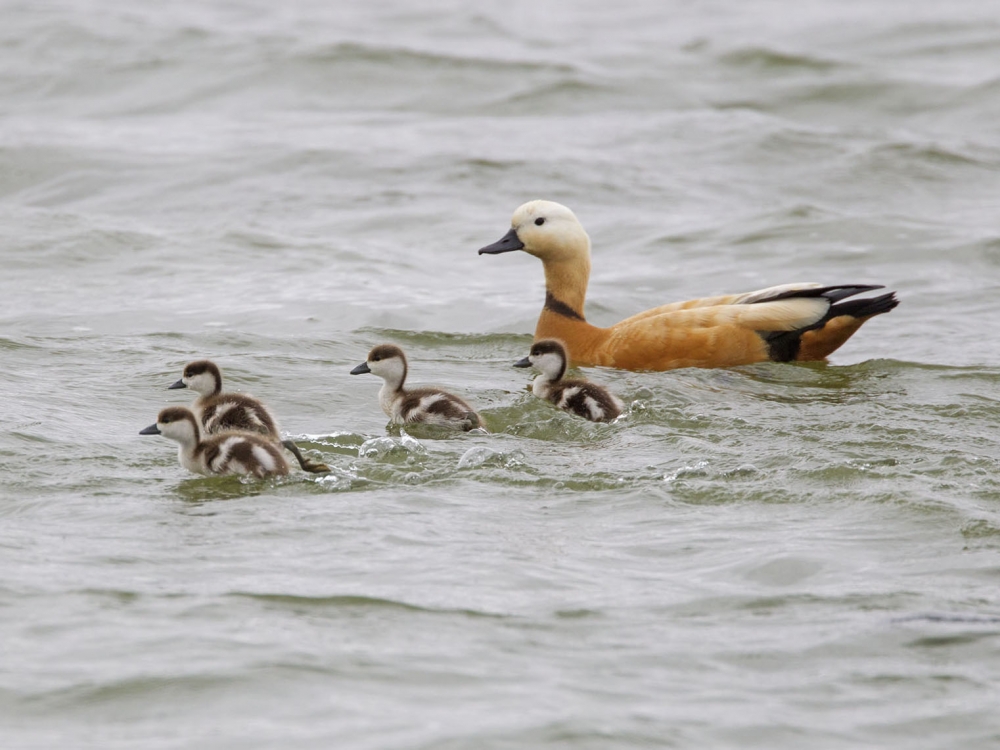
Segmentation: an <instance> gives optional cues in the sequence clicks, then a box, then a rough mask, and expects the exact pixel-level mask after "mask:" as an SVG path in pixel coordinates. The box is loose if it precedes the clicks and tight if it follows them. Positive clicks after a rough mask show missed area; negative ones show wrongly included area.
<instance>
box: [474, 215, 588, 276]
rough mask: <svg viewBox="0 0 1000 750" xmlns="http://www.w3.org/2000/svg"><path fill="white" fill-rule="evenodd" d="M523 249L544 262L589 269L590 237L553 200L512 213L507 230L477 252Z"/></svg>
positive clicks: (487, 253)
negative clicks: (496, 239) (563, 263)
mask: <svg viewBox="0 0 1000 750" xmlns="http://www.w3.org/2000/svg"><path fill="white" fill-rule="evenodd" d="M512 250H524V252H526V253H529V254H530V255H534V256H535V257H536V258H540V259H541V260H542V261H545V262H549V261H551V262H555V263H559V262H577V263H578V262H581V261H584V260H585V261H586V263H587V267H588V268H589V266H590V238H589V237H588V236H587V233H586V232H585V231H584V230H583V226H582V225H581V224H580V222H579V221H578V220H577V218H576V216H575V215H574V214H573V212H572V211H570V210H569V209H568V208H566V206H564V205H562V204H561V203H554V202H553V201H529V202H528V203H525V204H524V205H522V206H520V207H519V208H518V209H517V210H516V211H515V212H514V218H513V219H511V222H510V231H509V232H507V234H505V235H504V236H503V237H502V238H501V239H500V240H499V241H497V242H494V243H493V244H492V245H487V246H486V247H484V248H481V249H480V250H479V254H480V255H483V254H486V255H497V254H499V253H509V252H511V251H512Z"/></svg>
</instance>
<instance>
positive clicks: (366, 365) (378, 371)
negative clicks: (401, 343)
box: [351, 344, 406, 388]
mask: <svg viewBox="0 0 1000 750" xmlns="http://www.w3.org/2000/svg"><path fill="white" fill-rule="evenodd" d="M365 372H370V373H372V374H373V375H378V376H379V377H380V378H382V379H383V380H384V381H385V382H386V383H388V384H391V385H393V386H395V387H396V388H401V387H402V385H403V381H405V380H406V355H405V354H403V350H402V349H400V348H399V347H398V346H396V345H395V344H379V345H378V346H376V347H375V348H374V349H372V350H371V351H370V352H368V359H367V360H365V361H364V362H362V363H361V364H360V365H358V366H357V367H355V368H354V369H353V370H351V375H361V374H362V373H365Z"/></svg>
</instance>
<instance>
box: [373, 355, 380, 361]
mask: <svg viewBox="0 0 1000 750" xmlns="http://www.w3.org/2000/svg"><path fill="white" fill-rule="evenodd" d="M380 359H382V358H381V357H380V356H379V355H377V354H376V355H375V356H374V357H372V362H378V361H379V360H380Z"/></svg>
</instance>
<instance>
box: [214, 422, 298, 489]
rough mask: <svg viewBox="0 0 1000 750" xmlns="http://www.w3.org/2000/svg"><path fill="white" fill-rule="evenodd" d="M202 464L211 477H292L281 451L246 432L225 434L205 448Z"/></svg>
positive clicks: (264, 440) (216, 436)
mask: <svg viewBox="0 0 1000 750" xmlns="http://www.w3.org/2000/svg"><path fill="white" fill-rule="evenodd" d="M200 458H201V460H202V463H203V465H204V467H205V469H206V470H207V472H206V473H211V474H251V475H253V476H255V477H258V478H260V479H263V478H264V477H269V476H283V475H285V474H287V473H288V463H287V462H286V461H285V457H284V456H283V455H282V454H281V448H280V447H279V446H278V445H276V444H275V443H273V442H271V441H270V440H268V439H267V438H265V437H262V436H260V435H257V434H251V433H245V432H235V431H229V432H222V433H219V434H217V435H213V436H212V437H209V438H207V439H206V440H204V441H203V442H202V444H201V457H200Z"/></svg>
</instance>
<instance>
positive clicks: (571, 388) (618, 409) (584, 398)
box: [514, 339, 625, 422]
mask: <svg viewBox="0 0 1000 750" xmlns="http://www.w3.org/2000/svg"><path fill="white" fill-rule="evenodd" d="M568 364H569V357H568V356H567V354H566V347H564V346H563V345H562V342H561V341H556V340H555V339H542V340H541V341H536V342H535V343H534V344H532V346H531V352H530V353H529V354H528V356H527V357H525V358H524V359H521V360H518V361H517V362H515V363H514V367H531V366H534V367H536V368H538V369H539V370H541V371H542V374H541V375H538V376H537V377H536V378H535V380H534V382H533V383H532V384H531V392H532V393H534V394H535V395H536V396H538V397H539V398H544V399H545V400H546V401H551V402H552V403H553V404H555V405H556V406H558V407H559V408H560V409H562V410H563V411H568V412H569V413H570V414H575V415H576V416H578V417H583V418H584V419H589V420H590V421H591V422H610V421H612V420H614V419H615V418H616V417H618V416H619V415H620V414H621V413H622V409H624V408H625V405H624V404H622V402H621V401H619V400H618V398H616V397H615V396H614V395H613V394H612V393H611V392H610V391H609V390H608V389H607V388H604V387H603V386H600V385H597V383H591V382H590V381H588V380H576V379H573V380H566V379H564V378H563V375H565V374H566V367H567V366H568Z"/></svg>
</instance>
